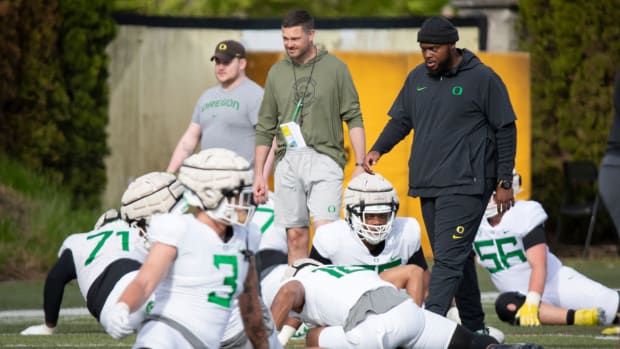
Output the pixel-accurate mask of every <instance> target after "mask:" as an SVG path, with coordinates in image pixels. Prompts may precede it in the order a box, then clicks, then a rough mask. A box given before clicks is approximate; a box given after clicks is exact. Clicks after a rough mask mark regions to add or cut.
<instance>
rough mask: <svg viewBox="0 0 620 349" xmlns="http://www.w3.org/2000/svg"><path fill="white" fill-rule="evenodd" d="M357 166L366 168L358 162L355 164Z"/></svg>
mask: <svg viewBox="0 0 620 349" xmlns="http://www.w3.org/2000/svg"><path fill="white" fill-rule="evenodd" d="M355 166H359V167H364V163H362V162H356V163H355Z"/></svg>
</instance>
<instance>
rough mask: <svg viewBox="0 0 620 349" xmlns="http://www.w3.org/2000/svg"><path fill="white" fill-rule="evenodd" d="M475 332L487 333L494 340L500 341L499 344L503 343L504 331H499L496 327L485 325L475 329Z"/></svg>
mask: <svg viewBox="0 0 620 349" xmlns="http://www.w3.org/2000/svg"><path fill="white" fill-rule="evenodd" d="M476 333H478V334H486V335H489V336H491V337H493V338H495V340H496V341H497V342H498V343H500V344H502V343H504V339H505V336H504V332H502V331H500V330H499V329H497V328H495V327H492V326H486V327H485V328H484V329H481V330H478V331H476Z"/></svg>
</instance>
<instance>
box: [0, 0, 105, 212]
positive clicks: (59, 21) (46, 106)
mask: <svg viewBox="0 0 620 349" xmlns="http://www.w3.org/2000/svg"><path fill="white" fill-rule="evenodd" d="M2 5H3V6H2V7H3V8H2V15H1V16H0V49H1V52H3V53H4V52H6V55H5V54H2V55H0V151H3V152H4V153H6V154H11V156H12V157H13V158H15V159H17V160H19V161H20V162H21V163H23V164H25V165H26V166H27V167H28V168H30V169H36V170H42V171H44V172H46V173H47V175H48V176H49V177H50V178H52V179H53V180H54V181H58V182H59V183H62V184H63V185H65V186H67V187H68V188H69V189H70V191H71V193H72V196H73V206H88V207H98V206H99V197H100V194H101V191H102V190H103V188H104V186H105V166H104V162H103V161H104V157H105V156H106V155H107V154H108V152H109V150H108V147H107V145H106V134H105V126H106V124H107V122H108V115H107V108H108V88H107V81H106V79H107V63H108V59H107V56H106V53H105V48H106V46H107V44H108V43H109V42H110V41H111V40H112V38H113V37H114V33H115V24H114V22H113V20H112V19H111V17H110V8H109V2H108V1H105V0H96V1H79V0H56V1H54V0H52V1H11V2H3V3H2Z"/></svg>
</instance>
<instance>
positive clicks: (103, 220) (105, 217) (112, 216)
mask: <svg viewBox="0 0 620 349" xmlns="http://www.w3.org/2000/svg"><path fill="white" fill-rule="evenodd" d="M118 219H121V214H120V213H118V210H116V209H115V208H111V209H109V210H107V211H105V212H104V213H103V214H102V215H101V216H99V218H98V219H97V222H96V223H95V228H94V230H99V228H101V227H103V226H104V225H106V224H108V223H110V222H114V221H115V220H118Z"/></svg>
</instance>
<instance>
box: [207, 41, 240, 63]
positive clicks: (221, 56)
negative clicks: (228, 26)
mask: <svg viewBox="0 0 620 349" xmlns="http://www.w3.org/2000/svg"><path fill="white" fill-rule="evenodd" d="M216 58H217V59H218V60H219V61H221V62H223V63H228V62H230V61H232V60H233V59H234V58H245V48H243V45H241V43H239V42H237V41H235V40H224V41H222V42H220V43H219V44H217V46H215V53H213V56H212V57H211V61H213V60H214V59H216Z"/></svg>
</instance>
